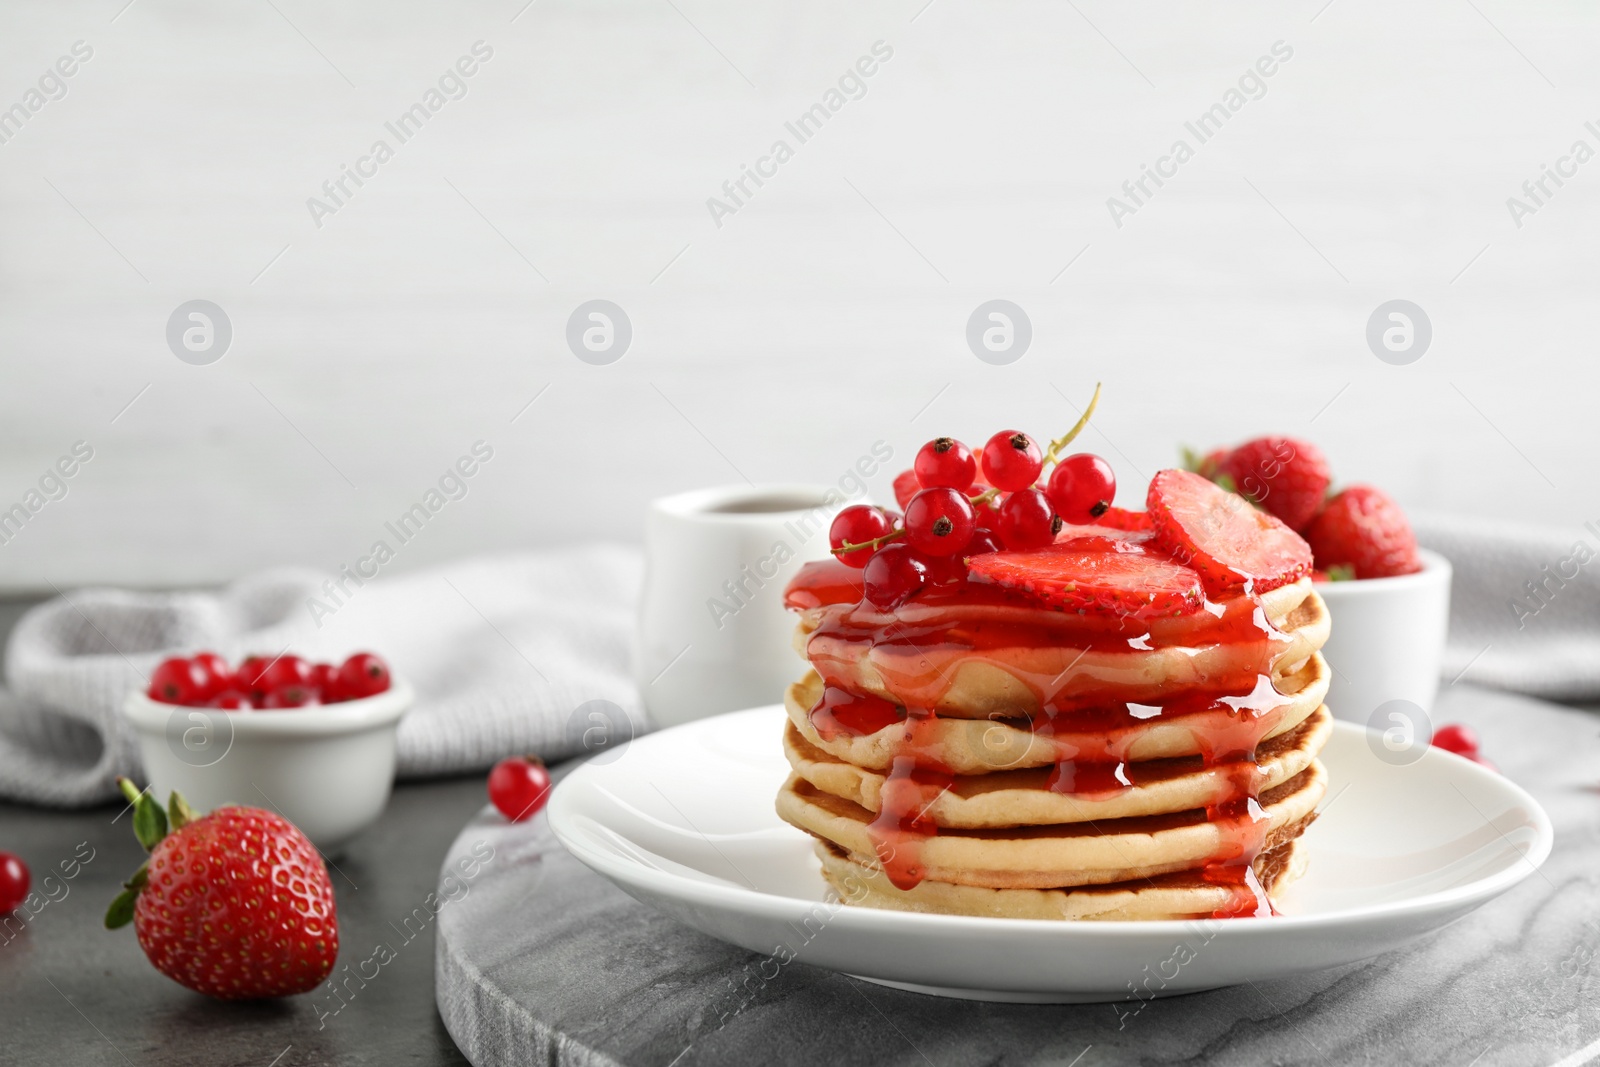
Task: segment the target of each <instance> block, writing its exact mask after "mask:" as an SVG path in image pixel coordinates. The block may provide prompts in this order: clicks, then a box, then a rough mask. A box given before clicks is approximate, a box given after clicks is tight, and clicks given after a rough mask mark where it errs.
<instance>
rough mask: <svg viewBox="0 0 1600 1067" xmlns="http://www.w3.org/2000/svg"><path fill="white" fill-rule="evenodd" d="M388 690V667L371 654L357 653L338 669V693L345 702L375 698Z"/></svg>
mask: <svg viewBox="0 0 1600 1067" xmlns="http://www.w3.org/2000/svg"><path fill="white" fill-rule="evenodd" d="M388 688H389V665H388V664H387V663H385V662H383V660H382V659H380V658H379V657H377V656H375V655H373V654H372V653H371V652H357V653H356V654H355V655H353V656H351V657H350V658H349V659H347V660H345V661H344V663H343V664H342V665H340V667H339V692H340V693H341V694H342V695H343V698H344V699H345V700H359V699H361V698H362V697H370V696H376V695H378V694H379V693H382V692H384V691H385V690H387V689H388Z"/></svg>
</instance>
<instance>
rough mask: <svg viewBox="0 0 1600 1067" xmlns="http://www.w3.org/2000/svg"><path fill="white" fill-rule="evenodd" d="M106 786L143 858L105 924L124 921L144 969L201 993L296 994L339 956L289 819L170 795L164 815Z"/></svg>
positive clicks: (319, 871) (326, 898) (328, 908)
mask: <svg viewBox="0 0 1600 1067" xmlns="http://www.w3.org/2000/svg"><path fill="white" fill-rule="evenodd" d="M117 784H118V785H119V786H120V787H121V788H122V792H123V794H124V795H125V796H126V797H127V798H128V800H129V802H130V803H131V804H133V827H134V833H135V834H136V835H137V836H138V838H139V843H140V844H142V845H144V847H145V848H146V849H148V850H150V859H149V861H148V862H147V863H145V864H144V865H143V866H141V867H140V868H139V870H138V871H137V872H135V874H134V876H133V878H131V879H130V880H129V881H128V882H127V883H126V885H125V886H124V891H123V892H122V893H121V894H120V895H119V896H118V897H117V899H116V900H114V901H112V902H111V907H110V909H109V910H108V911H107V912H106V928H107V929H110V930H115V929H117V928H118V927H121V926H126V925H127V924H128V922H129V921H130V920H131V921H132V922H133V929H134V932H135V933H136V934H138V936H139V947H140V948H142V949H144V954H145V956H146V957H148V958H149V960H150V962H151V963H152V964H154V965H155V968H156V970H158V971H160V972H161V973H162V974H164V975H166V976H167V977H168V978H171V979H172V980H173V981H175V982H177V983H178V984H179V985H182V986H185V987H187V988H189V989H192V990H194V991H195V992H196V993H204V994H205V995H206V996H210V997H218V998H221V999H224V1000H242V999H254V998H259V997H281V996H288V995H291V994H294V993H306V992H309V991H311V990H312V989H315V988H316V987H317V986H318V985H320V984H321V983H322V981H323V980H324V979H325V978H327V977H328V974H329V973H330V972H331V971H332V970H333V964H334V960H335V959H336V958H337V957H338V955H339V924H338V919H337V917H336V915H335V913H334V905H333V886H332V885H331V884H330V883H329V881H328V872H327V869H326V868H324V867H323V865H322V858H321V857H320V856H319V855H318V854H317V850H316V848H315V847H313V846H312V844H311V842H310V841H308V840H307V839H306V836H305V835H304V834H302V833H301V832H300V831H299V830H298V829H296V828H295V826H294V824H293V823H290V822H289V821H288V820H286V819H284V818H282V817H281V816H279V815H275V814H273V813H272V812H270V811H263V810H261V809H260V808H244V807H232V806H229V807H221V808H218V809H217V810H216V811H214V812H212V813H211V814H209V815H204V816H201V815H197V814H196V813H195V812H194V811H193V810H192V809H191V808H190V807H189V805H188V804H187V803H185V802H184V799H183V797H181V796H179V795H178V794H177V793H174V794H172V801H171V804H170V806H169V811H166V812H164V811H162V809H161V805H160V804H158V803H157V802H156V801H155V799H154V798H152V797H151V796H149V795H148V794H147V793H141V792H139V791H138V790H137V789H135V788H134V785H133V783H132V782H130V781H128V780H127V779H126V778H120V779H118V780H117ZM169 812H170V814H169ZM169 825H170V827H171V832H170V833H169V832H168V827H169Z"/></svg>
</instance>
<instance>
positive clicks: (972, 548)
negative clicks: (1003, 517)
mask: <svg viewBox="0 0 1600 1067" xmlns="http://www.w3.org/2000/svg"><path fill="white" fill-rule="evenodd" d="M1004 549H1005V545H1004V544H1003V543H1002V542H1001V540H1000V537H999V535H997V534H996V533H995V532H994V531H993V530H991V529H989V528H988V527H985V526H980V527H978V528H977V529H976V530H974V531H972V540H970V541H968V542H967V551H966V555H967V556H968V557H971V556H981V555H983V554H984V553H985V552H1000V551H1003V550H1004Z"/></svg>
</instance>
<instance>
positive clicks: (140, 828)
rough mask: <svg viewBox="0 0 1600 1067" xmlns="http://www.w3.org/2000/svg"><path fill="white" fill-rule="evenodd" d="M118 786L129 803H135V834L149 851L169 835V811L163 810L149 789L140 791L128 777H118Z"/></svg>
mask: <svg viewBox="0 0 1600 1067" xmlns="http://www.w3.org/2000/svg"><path fill="white" fill-rule="evenodd" d="M117 787H118V788H120V789H121V790H122V795H123V796H125V797H127V798H128V803H129V804H132V805H133V834H134V836H135V837H137V838H138V839H139V844H141V845H143V846H144V850H145V851H146V852H149V851H150V850H151V849H153V848H155V847H156V846H157V845H159V844H161V839H162V838H163V837H166V836H167V813H166V812H164V811H162V810H161V805H160V804H158V803H156V798H155V797H153V796H151V795H150V791H149V790H148V789H147V790H144V791H140V790H139V789H137V788H135V787H134V784H133V783H132V782H130V781H128V779H126V778H118V779H117Z"/></svg>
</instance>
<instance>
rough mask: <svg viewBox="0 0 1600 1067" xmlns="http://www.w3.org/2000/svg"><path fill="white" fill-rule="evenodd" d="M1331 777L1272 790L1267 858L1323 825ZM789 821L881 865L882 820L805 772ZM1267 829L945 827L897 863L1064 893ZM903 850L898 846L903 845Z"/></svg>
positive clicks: (1148, 874)
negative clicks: (1315, 823) (1320, 810)
mask: <svg viewBox="0 0 1600 1067" xmlns="http://www.w3.org/2000/svg"><path fill="white" fill-rule="evenodd" d="M1327 783H1328V776H1327V772H1326V771H1325V770H1323V768H1322V765H1321V764H1320V763H1318V762H1316V761H1315V760H1313V761H1312V762H1311V763H1310V764H1309V765H1308V766H1307V767H1306V768H1305V769H1304V770H1302V771H1301V772H1300V773H1299V774H1297V775H1295V776H1294V777H1292V778H1290V779H1289V780H1288V781H1286V782H1283V783H1282V784H1280V785H1278V786H1276V787H1274V788H1272V789H1269V790H1267V791H1265V792H1263V793H1262V794H1261V795H1260V798H1259V812H1260V815H1261V816H1262V817H1264V818H1263V820H1262V821H1264V823H1265V826H1264V840H1263V841H1262V842H1261V850H1262V851H1270V850H1272V849H1274V848H1277V847H1279V846H1281V845H1284V844H1287V843H1288V842H1290V841H1292V840H1294V838H1295V837H1297V836H1298V835H1299V834H1300V832H1301V831H1302V830H1304V829H1305V827H1306V826H1307V825H1309V824H1310V822H1311V820H1312V819H1314V818H1315V812H1316V806H1317V804H1318V803H1319V802H1320V801H1321V800H1322V797H1323V795H1324V794H1325V793H1326V791H1327ZM777 811H778V814H779V816H780V817H782V818H783V819H784V820H785V821H786V822H788V823H790V824H791V825H794V826H797V827H799V828H800V829H802V830H804V831H806V832H807V833H809V834H811V835H812V836H814V837H817V838H820V839H821V840H824V841H828V842H831V843H832V844H834V845H837V846H838V847H839V848H840V849H842V850H843V851H844V852H846V853H848V854H849V855H850V856H851V857H852V858H853V859H854V860H855V862H856V863H857V864H859V865H863V866H868V865H874V864H877V863H878V862H879V861H878V859H877V857H878V851H877V847H876V846H875V844H874V840H873V837H874V835H873V832H872V831H871V830H869V824H871V823H872V820H873V818H874V813H873V812H871V811H868V810H867V809H865V808H863V807H861V806H860V805H859V804H855V803H853V802H851V801H848V800H845V799H843V798H841V797H836V796H834V795H833V794H831V793H825V792H822V791H821V790H819V789H817V788H816V787H815V786H813V785H811V783H810V782H808V781H806V780H805V779H804V778H801V777H800V776H799V775H791V776H790V778H789V781H788V782H787V783H785V785H784V787H783V789H782V790H780V791H779V793H778V801H777ZM1261 832H1262V828H1261V827H1260V823H1259V822H1258V823H1251V822H1250V817H1249V816H1241V817H1240V818H1239V819H1234V820H1229V819H1217V820H1216V821H1211V820H1208V818H1207V814H1206V811H1205V810H1204V809H1196V810H1189V811H1182V812H1175V813H1173V814H1169V815H1150V816H1141V817H1137V818H1124V819H1111V820H1106V821H1104V822H1079V823H1065V824H1058V825H1050V826H1019V827H1006V828H998V829H967V830H941V831H940V832H939V833H937V834H934V835H932V836H927V837H916V838H913V837H912V836H911V835H906V837H905V847H906V848H907V849H910V850H914V852H915V855H914V856H904V855H902V856H897V857H896V862H897V863H899V864H901V865H902V866H914V867H915V868H916V869H917V870H918V871H919V873H920V876H921V877H922V878H924V879H925V880H927V881H934V882H945V883H949V884H952V885H965V886H982V887H986V888H991V889H1056V888H1062V887H1077V886H1084V885H1104V884H1109V883H1114V882H1125V881H1129V880H1130V879H1142V878H1152V877H1155V876H1156V875H1161V874H1170V873H1173V872H1177V871H1187V870H1191V869H1193V868H1196V867H1202V866H1205V865H1207V864H1210V863H1215V862H1218V861H1219V860H1225V859H1227V858H1229V857H1230V856H1233V855H1238V854H1239V853H1240V851H1241V849H1242V848H1244V847H1245V843H1246V839H1249V841H1250V842H1251V843H1253V842H1254V840H1255V837H1256V835H1257V834H1258V833H1261ZM896 847H898V846H896Z"/></svg>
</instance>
